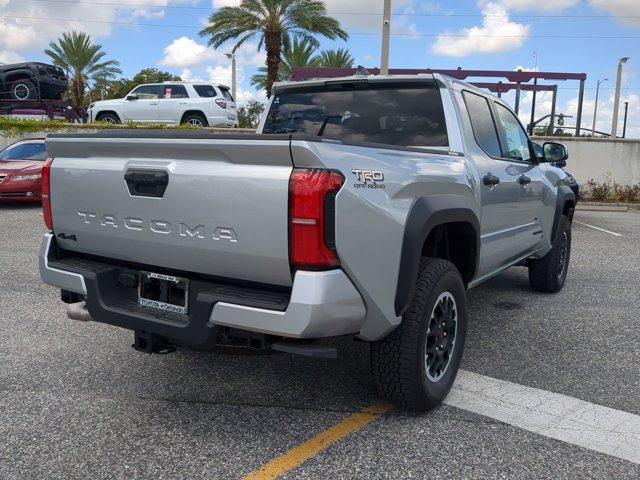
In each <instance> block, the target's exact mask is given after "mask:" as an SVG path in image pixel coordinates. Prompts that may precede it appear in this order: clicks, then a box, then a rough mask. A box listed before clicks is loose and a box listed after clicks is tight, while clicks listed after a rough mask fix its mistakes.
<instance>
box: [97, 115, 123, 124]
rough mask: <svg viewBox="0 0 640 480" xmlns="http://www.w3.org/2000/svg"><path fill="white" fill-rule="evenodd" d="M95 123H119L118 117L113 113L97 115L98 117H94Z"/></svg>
mask: <svg viewBox="0 0 640 480" xmlns="http://www.w3.org/2000/svg"><path fill="white" fill-rule="evenodd" d="M96 122H106V123H110V124H112V125H116V124H119V123H121V122H120V117H118V115H116V114H115V113H109V112H106V113H99V114H98V116H97V117H96Z"/></svg>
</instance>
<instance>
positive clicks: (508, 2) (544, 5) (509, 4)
mask: <svg viewBox="0 0 640 480" xmlns="http://www.w3.org/2000/svg"><path fill="white" fill-rule="evenodd" d="M606 1H609V0H606ZM498 3H499V4H500V5H502V6H503V7H505V8H506V9H508V10H520V11H523V10H526V11H542V12H549V11H558V10H564V9H565V8H569V7H573V6H574V5H576V4H577V3H578V0H546V1H545V0H542V1H541V0H498Z"/></svg>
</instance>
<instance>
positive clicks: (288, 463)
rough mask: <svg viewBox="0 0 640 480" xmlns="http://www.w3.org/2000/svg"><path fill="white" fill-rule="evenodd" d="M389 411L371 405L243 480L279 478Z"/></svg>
mask: <svg viewBox="0 0 640 480" xmlns="http://www.w3.org/2000/svg"><path fill="white" fill-rule="evenodd" d="M389 410H391V405H389V404H387V403H375V404H373V405H369V406H368V407H365V408H363V409H362V410H360V411H359V412H358V413H354V414H353V415H351V416H349V417H347V418H345V419H344V420H342V421H341V422H340V423H338V424H336V425H334V426H333V427H331V428H329V429H328V430H325V431H324V432H322V433H319V434H318V435H316V436H315V437H313V438H311V439H309V440H307V441H306V442H304V443H302V444H300V445H298V446H297V447H295V448H292V449H291V450H289V451H288V452H286V453H284V454H283V455H280V456H279V457H277V458H274V459H273V460H271V461H270V462H269V463H267V464H266V465H263V466H262V467H260V468H259V469H258V470H255V471H253V472H251V473H250V474H249V475H247V476H246V477H244V479H243V480H267V479H274V478H278V477H280V476H281V475H283V474H284V473H286V472H288V471H289V470H292V469H294V468H296V467H298V466H300V465H302V464H303V463H304V462H306V461H307V460H309V459H310V458H311V457H314V456H316V455H317V454H318V453H320V452H322V451H323V450H326V449H327V448H329V447H330V446H331V445H333V444H334V443H336V442H338V441H340V440H342V439H343V438H345V437H347V436H349V435H351V434H352V433H354V432H357V431H358V430H360V429H362V428H364V427H366V426H367V425H369V424H370V423H371V422H373V421H375V420H376V419H377V418H379V417H380V416H381V415H384V414H385V413H387V412H388V411H389Z"/></svg>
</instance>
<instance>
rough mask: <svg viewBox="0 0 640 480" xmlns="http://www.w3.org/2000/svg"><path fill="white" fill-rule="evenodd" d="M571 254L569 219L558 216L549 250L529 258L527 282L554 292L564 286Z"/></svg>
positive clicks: (535, 287) (542, 290)
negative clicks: (541, 254)
mask: <svg viewBox="0 0 640 480" xmlns="http://www.w3.org/2000/svg"><path fill="white" fill-rule="evenodd" d="M570 255H571V221H570V220H569V218H568V217H567V216H566V215H562V217H560V221H559V222H558V230H557V232H556V238H555V239H554V241H553V245H552V247H551V250H550V251H549V252H548V253H547V254H546V255H545V256H544V257H542V258H539V259H537V260H529V283H530V284H531V286H532V287H533V288H534V289H535V290H538V291H541V292H547V293H555V292H558V291H560V290H561V289H562V287H564V283H565V280H566V279H567V271H568V270H569V257H570Z"/></svg>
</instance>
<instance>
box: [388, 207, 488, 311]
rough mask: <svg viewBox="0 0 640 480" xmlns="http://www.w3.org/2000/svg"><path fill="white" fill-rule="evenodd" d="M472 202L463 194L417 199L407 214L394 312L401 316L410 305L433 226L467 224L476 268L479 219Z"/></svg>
mask: <svg viewBox="0 0 640 480" xmlns="http://www.w3.org/2000/svg"><path fill="white" fill-rule="evenodd" d="M472 205H473V203H472V199H469V198H467V197H463V196H461V195H434V196H424V197H419V198H417V199H416V200H415V201H414V202H413V205H411V208H410V210H409V213H408V215H407V219H406V222H405V227H404V235H403V239H402V251H401V254H400V269H399V272H398V284H397V287H396V298H395V304H394V307H395V312H396V315H398V316H401V315H402V314H403V313H404V312H405V311H406V310H407V308H409V304H410V303H411V298H412V296H413V289H414V286H415V282H416V278H417V277H418V266H419V264H420V256H421V254H422V248H423V246H424V242H425V241H426V240H427V237H428V236H429V233H430V232H431V230H433V228H434V227H436V226H438V225H442V224H445V223H450V222H466V223H469V224H471V225H472V226H473V228H474V230H475V237H476V245H475V249H476V250H475V256H476V259H475V265H474V272H477V271H478V262H479V259H480V220H479V219H478V216H477V215H476V213H475V212H474V210H473V209H472V208H471V206H472Z"/></svg>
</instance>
